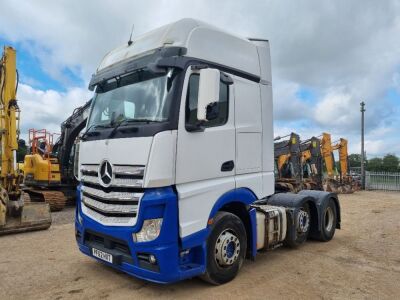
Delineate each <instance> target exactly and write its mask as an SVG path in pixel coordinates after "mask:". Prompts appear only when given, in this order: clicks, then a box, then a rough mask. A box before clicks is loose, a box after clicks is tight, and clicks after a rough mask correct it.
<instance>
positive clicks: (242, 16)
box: [0, 0, 400, 157]
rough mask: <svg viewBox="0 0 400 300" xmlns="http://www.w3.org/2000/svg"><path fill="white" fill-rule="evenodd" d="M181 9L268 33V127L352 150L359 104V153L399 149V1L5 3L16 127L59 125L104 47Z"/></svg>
mask: <svg viewBox="0 0 400 300" xmlns="http://www.w3.org/2000/svg"><path fill="white" fill-rule="evenodd" d="M185 17H191V18H196V19H199V20H202V21H205V22H208V23H211V24H214V25H216V26H218V27H221V28H224V29H225V30H227V31H231V32H233V33H235V34H239V35H242V36H245V37H258V38H265V39H268V40H270V45H271V55H272V74H273V91H274V105H275V106H274V116H275V135H284V134H288V133H290V132H291V131H296V132H298V133H299V134H300V135H301V136H302V137H304V138H308V137H311V136H312V135H319V134H321V133H322V132H323V131H327V132H330V133H332V135H333V139H334V140H335V139H337V138H339V137H345V138H347V139H348V140H349V145H350V151H351V152H353V153H358V152H359V151H360V150H359V149H360V142H359V141H360V112H359V103H360V101H362V100H364V101H365V103H366V108H367V112H366V130H367V134H366V151H367V154H368V156H369V157H371V156H377V155H384V154H386V153H396V154H397V155H400V134H399V129H400V1H385V0H383V1H376V0H375V1H372V0H371V1H366V0H359V1H351V0H346V1H338V0H336V1H319V0H315V1H293V0H291V1H290V0H288V1H282V0H279V1H278V0H276V1H232V0H231V1H204V0H203V1H174V0H168V1H160V0H158V1H150V0H147V1H132V0H131V1H118V0H114V1H105V0H104V1H78V0H69V1H50V0H49V1H44V0H37V1H7V0H0V45H3V44H7V45H12V46H14V47H15V48H16V49H17V51H18V57H17V60H18V69H19V72H20V81H21V83H20V87H19V91H18V99H19V101H20V106H21V108H22V124H21V125H22V127H21V129H22V131H23V133H25V134H26V132H27V130H28V129H29V128H32V127H34V128H48V129H50V130H52V131H55V132H57V131H59V125H60V123H61V122H62V121H63V120H64V119H65V118H66V117H67V116H68V115H69V114H71V113H72V111H73V109H74V108H75V107H77V106H79V105H82V104H83V103H85V102H86V101H87V100H88V99H89V98H90V97H91V93H90V92H89V91H88V90H87V83H88V81H89V79H90V76H91V74H92V73H93V72H94V70H95V69H96V66H97V64H98V63H99V62H100V60H101V59H102V57H103V56H104V54H105V53H106V52H108V51H109V50H111V49H113V48H115V47H117V46H119V45H120V44H122V43H125V42H126V41H127V40H128V38H129V33H130V29H131V27H132V24H134V25H135V32H134V35H139V34H141V33H144V32H146V31H148V30H151V29H154V28H156V27H159V26H161V25H164V24H167V23H170V22H173V21H175V20H178V19H181V18H185Z"/></svg>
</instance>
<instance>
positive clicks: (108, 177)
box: [99, 160, 113, 187]
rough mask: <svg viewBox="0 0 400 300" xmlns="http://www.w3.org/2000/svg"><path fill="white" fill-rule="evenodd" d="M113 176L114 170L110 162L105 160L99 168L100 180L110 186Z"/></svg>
mask: <svg viewBox="0 0 400 300" xmlns="http://www.w3.org/2000/svg"><path fill="white" fill-rule="evenodd" d="M112 177H113V170H112V166H111V164H110V162H109V161H108V160H105V161H103V162H102V163H101V165H100V168H99V180H100V183H101V185H103V186H105V187H108V186H110V184H111V181H112Z"/></svg>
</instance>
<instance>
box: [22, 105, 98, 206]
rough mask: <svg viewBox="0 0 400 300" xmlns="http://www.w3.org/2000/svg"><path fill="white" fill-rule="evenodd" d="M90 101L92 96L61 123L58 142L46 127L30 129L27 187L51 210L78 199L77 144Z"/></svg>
mask: <svg viewBox="0 0 400 300" xmlns="http://www.w3.org/2000/svg"><path fill="white" fill-rule="evenodd" d="M90 103H91V100H89V101H88V102H86V103H85V104H84V105H83V106H81V107H78V108H76V109H75V110H74V112H73V113H72V115H71V116H70V117H68V118H67V119H66V120H65V121H64V122H63V123H62V124H61V134H60V137H59V138H58V140H57V141H56V142H55V143H54V142H53V141H54V136H55V134H51V133H49V132H48V131H46V130H45V129H41V130H34V129H31V130H30V131H29V141H30V145H31V153H30V154H29V155H26V156H25V160H24V173H25V180H24V184H25V186H26V190H25V191H26V192H27V193H29V195H30V197H31V198H35V199H38V200H41V201H44V202H47V203H49V204H50V208H51V210H52V211H58V210H62V209H63V208H64V207H65V205H66V204H68V205H71V204H73V203H74V201H75V197H76V185H77V182H76V179H75V177H74V172H73V168H74V154H75V151H74V147H75V141H76V138H77V137H78V135H79V133H80V132H81V130H82V129H83V128H84V127H85V125H86V120H87V116H88V112H89V108H90Z"/></svg>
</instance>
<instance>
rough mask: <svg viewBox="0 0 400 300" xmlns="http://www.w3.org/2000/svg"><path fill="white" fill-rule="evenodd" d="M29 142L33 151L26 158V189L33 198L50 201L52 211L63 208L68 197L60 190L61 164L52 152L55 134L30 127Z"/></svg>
mask: <svg viewBox="0 0 400 300" xmlns="http://www.w3.org/2000/svg"><path fill="white" fill-rule="evenodd" d="M29 144H30V148H31V153H30V154H27V155H25V159H24V184H25V186H26V189H25V190H24V191H25V192H26V193H28V194H29V196H30V198H31V199H32V200H36V201H44V202H46V203H49V205H50V209H51V211H58V210H62V209H63V208H64V206H65V202H66V197H65V196H64V193H63V192H62V191H61V190H60V188H61V174H60V164H59V162H58V158H57V157H54V156H53V154H52V150H53V149H52V148H53V134H51V133H49V132H48V131H46V130H45V129H41V130H35V129H30V130H29Z"/></svg>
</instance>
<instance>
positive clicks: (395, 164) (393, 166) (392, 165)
mask: <svg viewBox="0 0 400 300" xmlns="http://www.w3.org/2000/svg"><path fill="white" fill-rule="evenodd" d="M399 162H400V160H399V158H398V157H397V156H396V155H394V154H386V155H385V156H384V157H383V160H382V171H385V172H397V171H399Z"/></svg>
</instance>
